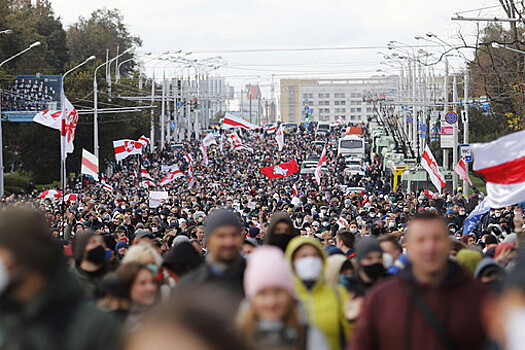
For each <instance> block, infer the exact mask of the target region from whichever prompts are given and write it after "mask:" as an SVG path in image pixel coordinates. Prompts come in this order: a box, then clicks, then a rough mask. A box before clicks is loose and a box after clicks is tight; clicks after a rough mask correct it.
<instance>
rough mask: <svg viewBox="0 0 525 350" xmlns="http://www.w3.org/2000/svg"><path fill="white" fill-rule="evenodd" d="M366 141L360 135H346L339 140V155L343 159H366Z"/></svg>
mask: <svg viewBox="0 0 525 350" xmlns="http://www.w3.org/2000/svg"><path fill="white" fill-rule="evenodd" d="M365 153H366V152H365V140H364V139H363V137H362V136H360V135H346V136H345V137H342V138H340V139H339V147H338V150H337V154H339V155H342V156H343V157H356V158H365Z"/></svg>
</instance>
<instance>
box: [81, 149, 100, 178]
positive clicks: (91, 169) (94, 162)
mask: <svg viewBox="0 0 525 350" xmlns="http://www.w3.org/2000/svg"><path fill="white" fill-rule="evenodd" d="M80 173H81V174H85V175H90V176H92V177H93V178H94V179H95V181H98V158H97V157H95V155H94V154H92V153H90V152H88V151H86V150H85V149H82V163H81V166H80Z"/></svg>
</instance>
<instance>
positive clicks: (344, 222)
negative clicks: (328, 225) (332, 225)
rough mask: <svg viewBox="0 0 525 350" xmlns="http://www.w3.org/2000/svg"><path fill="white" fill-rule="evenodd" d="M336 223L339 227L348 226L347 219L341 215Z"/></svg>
mask: <svg viewBox="0 0 525 350" xmlns="http://www.w3.org/2000/svg"><path fill="white" fill-rule="evenodd" d="M337 224H338V225H339V229H340V230H341V229H345V228H346V227H347V226H348V220H346V219H345V218H343V217H341V218H339V220H337Z"/></svg>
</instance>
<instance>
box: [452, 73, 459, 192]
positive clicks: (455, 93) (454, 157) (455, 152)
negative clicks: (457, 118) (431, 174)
mask: <svg viewBox="0 0 525 350" xmlns="http://www.w3.org/2000/svg"><path fill="white" fill-rule="evenodd" d="M452 100H453V102H452V103H453V104H454V111H455V112H456V113H457V112H458V110H457V109H458V105H457V103H456V102H457V100H458V81H457V76H456V74H454V80H453V86H452ZM452 129H453V131H454V134H453V138H454V145H453V146H454V147H453V148H452V163H453V164H454V165H456V164H457V163H458V123H457V122H456V123H454V126H453V128H452ZM452 179H453V184H454V185H453V186H454V189H457V188H458V177H457V174H456V173H455V172H454V173H453V174H452Z"/></svg>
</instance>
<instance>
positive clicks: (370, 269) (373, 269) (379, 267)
mask: <svg viewBox="0 0 525 350" xmlns="http://www.w3.org/2000/svg"><path fill="white" fill-rule="evenodd" d="M361 267H362V268H363V272H364V273H365V274H366V275H367V276H368V277H369V278H370V279H372V280H374V281H375V280H376V279H378V278H379V277H382V276H384V275H385V267H384V266H383V264H382V263H376V264H372V265H368V266H361Z"/></svg>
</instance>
